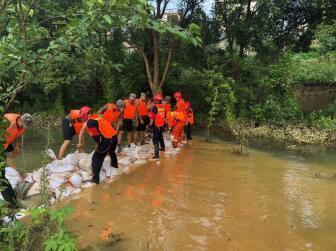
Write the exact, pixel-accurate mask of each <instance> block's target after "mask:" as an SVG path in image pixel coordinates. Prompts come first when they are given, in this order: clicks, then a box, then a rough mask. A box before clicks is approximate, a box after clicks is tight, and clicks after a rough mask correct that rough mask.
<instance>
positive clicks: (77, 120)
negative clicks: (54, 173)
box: [58, 106, 91, 159]
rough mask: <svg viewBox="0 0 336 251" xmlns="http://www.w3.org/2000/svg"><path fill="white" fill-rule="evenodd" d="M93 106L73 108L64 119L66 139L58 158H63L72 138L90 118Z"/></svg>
mask: <svg viewBox="0 0 336 251" xmlns="http://www.w3.org/2000/svg"><path fill="white" fill-rule="evenodd" d="M90 111H91V108H90V107H88V106H83V107H82V108H81V109H80V110H71V111H70V113H69V115H68V116H67V117H65V118H64V119H63V121H62V130H63V137H64V141H63V144H62V145H61V147H60V150H59V154H58V158H59V159H62V158H63V157H64V154H65V152H66V149H67V148H68V146H69V145H70V143H71V140H72V138H73V137H74V136H75V135H76V134H77V135H78V134H79V133H80V131H81V129H82V127H83V125H84V123H85V122H86V120H87V119H88V116H89V114H90Z"/></svg>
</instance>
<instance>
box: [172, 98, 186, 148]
mask: <svg viewBox="0 0 336 251" xmlns="http://www.w3.org/2000/svg"><path fill="white" fill-rule="evenodd" d="M174 98H175V100H176V106H175V112H177V113H182V114H183V115H184V116H183V117H184V120H179V121H178V126H177V127H176V128H179V130H178V132H179V133H180V135H178V140H179V142H180V141H181V140H182V139H183V136H184V128H185V125H186V122H187V119H188V115H187V109H186V106H185V102H184V99H183V98H182V93H181V92H176V93H175V94H174ZM180 128H182V130H180ZM175 133H177V131H175Z"/></svg>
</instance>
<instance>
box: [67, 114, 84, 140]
mask: <svg viewBox="0 0 336 251" xmlns="http://www.w3.org/2000/svg"><path fill="white" fill-rule="evenodd" d="M70 119H71V123H72V125H73V127H74V128H75V132H76V134H79V133H80V131H81V129H82V127H83V125H84V123H85V121H83V119H82V118H81V116H80V110H71V111H70Z"/></svg>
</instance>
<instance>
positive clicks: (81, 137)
mask: <svg viewBox="0 0 336 251" xmlns="http://www.w3.org/2000/svg"><path fill="white" fill-rule="evenodd" d="M86 128H87V122H85V123H84V125H83V126H82V129H81V130H80V132H79V135H78V144H77V149H78V150H80V151H82V150H83V148H84V133H85V130H86Z"/></svg>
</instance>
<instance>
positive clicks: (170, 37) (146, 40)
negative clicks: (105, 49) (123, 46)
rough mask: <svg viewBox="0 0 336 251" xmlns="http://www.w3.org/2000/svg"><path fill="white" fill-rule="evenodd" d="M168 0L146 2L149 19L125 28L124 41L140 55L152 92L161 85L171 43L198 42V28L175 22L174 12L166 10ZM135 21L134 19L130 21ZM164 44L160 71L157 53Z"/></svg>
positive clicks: (193, 25) (168, 64) (170, 54)
mask: <svg viewBox="0 0 336 251" xmlns="http://www.w3.org/2000/svg"><path fill="white" fill-rule="evenodd" d="M169 2H170V0H156V1H148V6H147V11H148V13H149V14H150V18H149V19H148V20H147V22H146V23H145V28H144V29H141V30H139V29H129V30H128V32H127V34H126V35H127V36H128V38H129V39H128V43H129V44H130V45H131V46H132V48H133V49H135V50H136V52H137V53H138V54H139V55H141V57H142V58H143V61H144V64H145V69H146V74H147V79H148V83H149V87H150V89H151V91H152V93H153V94H155V93H156V92H157V91H158V90H159V89H161V88H162V86H163V85H164V83H165V81H166V78H167V74H168V70H169V67H170V64H171V61H172V54H173V50H174V46H175V43H176V42H177V40H180V41H182V42H184V43H192V44H193V45H194V46H200V45H201V38H200V28H199V26H198V25H196V24H193V23H190V24H189V25H188V27H187V28H186V29H183V28H182V27H181V26H179V25H178V23H179V19H180V17H179V15H178V13H167V6H168V4H169ZM133 21H134V22H137V20H133ZM164 45H168V50H167V57H166V59H165V64H164V67H163V71H162V70H161V69H160V68H161V67H160V66H161V59H162V57H160V54H161V53H160V52H161V48H162V47H164Z"/></svg>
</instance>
